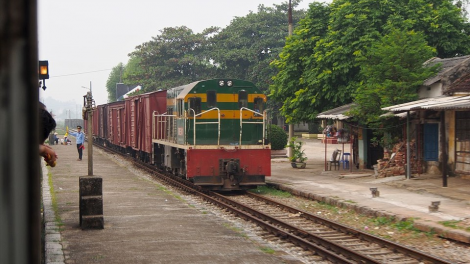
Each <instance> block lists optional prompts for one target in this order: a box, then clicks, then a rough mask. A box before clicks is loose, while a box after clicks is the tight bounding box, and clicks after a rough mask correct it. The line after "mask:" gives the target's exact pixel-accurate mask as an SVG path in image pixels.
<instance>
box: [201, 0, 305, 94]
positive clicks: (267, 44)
mask: <svg viewBox="0 0 470 264" xmlns="http://www.w3.org/2000/svg"><path fill="white" fill-rule="evenodd" d="M299 3H300V0H293V1H292V6H293V15H292V16H293V22H294V23H296V22H297V21H299V20H300V19H301V18H303V17H304V16H305V11H304V10H295V9H294V8H295V7H296V6H298V4H299ZM288 7H289V5H288V3H287V2H284V3H282V4H280V5H276V4H274V5H273V6H272V7H267V6H264V5H260V6H258V10H257V12H250V13H249V14H248V15H246V16H244V17H236V18H235V19H233V20H232V21H231V23H230V25H228V26H227V27H226V28H224V29H222V30H221V31H220V33H218V34H216V35H214V36H213V38H212V44H211V47H210V50H209V51H208V54H209V56H210V57H211V59H213V60H214V63H215V64H216V65H217V66H218V74H219V75H221V76H227V77H230V78H238V79H243V80H248V81H251V82H253V83H255V85H256V86H258V87H259V88H260V89H261V90H263V91H266V90H267V89H268V87H269V85H270V84H271V83H272V80H271V79H272V76H273V75H275V74H276V72H277V70H276V69H275V68H272V67H269V64H270V63H271V61H273V60H274V59H275V58H277V57H278V56H279V53H280V52H281V50H282V47H284V45H285V39H286V36H287V35H288V23H287V22H288V21H287V18H288V16H287V13H288Z"/></svg>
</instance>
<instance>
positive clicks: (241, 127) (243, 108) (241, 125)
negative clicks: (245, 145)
mask: <svg viewBox="0 0 470 264" xmlns="http://www.w3.org/2000/svg"><path fill="white" fill-rule="evenodd" d="M243 110H247V111H250V112H252V113H254V114H255V115H260V116H262V117H263V121H262V122H259V121H257V122H248V121H247V122H243ZM265 121H266V110H264V111H263V113H262V114H261V113H260V112H256V111H253V110H251V109H249V108H246V107H242V108H240V143H239V146H241V145H242V132H243V123H245V124H261V123H262V124H263V135H262V139H261V141H262V144H263V147H264V138H265V132H266V122H265Z"/></svg>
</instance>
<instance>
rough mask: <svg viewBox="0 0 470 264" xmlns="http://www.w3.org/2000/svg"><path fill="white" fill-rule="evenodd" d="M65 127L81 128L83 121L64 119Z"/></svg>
mask: <svg viewBox="0 0 470 264" xmlns="http://www.w3.org/2000/svg"><path fill="white" fill-rule="evenodd" d="M65 126H66V127H69V128H76V127H77V126H81V127H83V119H65Z"/></svg>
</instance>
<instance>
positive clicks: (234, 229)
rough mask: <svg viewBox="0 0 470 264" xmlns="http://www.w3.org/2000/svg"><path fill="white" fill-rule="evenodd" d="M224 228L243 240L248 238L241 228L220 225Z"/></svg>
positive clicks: (225, 224)
mask: <svg viewBox="0 0 470 264" xmlns="http://www.w3.org/2000/svg"><path fill="white" fill-rule="evenodd" d="M222 225H223V226H224V227H226V228H228V229H230V230H232V231H234V232H235V233H237V234H238V235H239V236H241V237H243V238H248V236H247V235H246V234H245V233H244V232H243V229H241V228H238V227H235V226H233V225H231V224H229V223H223V224H222Z"/></svg>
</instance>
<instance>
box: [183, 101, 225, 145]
mask: <svg viewBox="0 0 470 264" xmlns="http://www.w3.org/2000/svg"><path fill="white" fill-rule="evenodd" d="M215 110H217V122H197V123H196V117H198V116H201V115H203V114H205V113H207V112H210V111H215ZM189 111H193V120H194V131H193V145H194V146H196V125H202V124H217V146H219V145H220V109H219V108H217V107H214V108H211V109H209V110H206V111H204V112H201V113H199V114H197V115H196V111H194V109H192V108H189ZM185 123H186V122H185Z"/></svg>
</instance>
